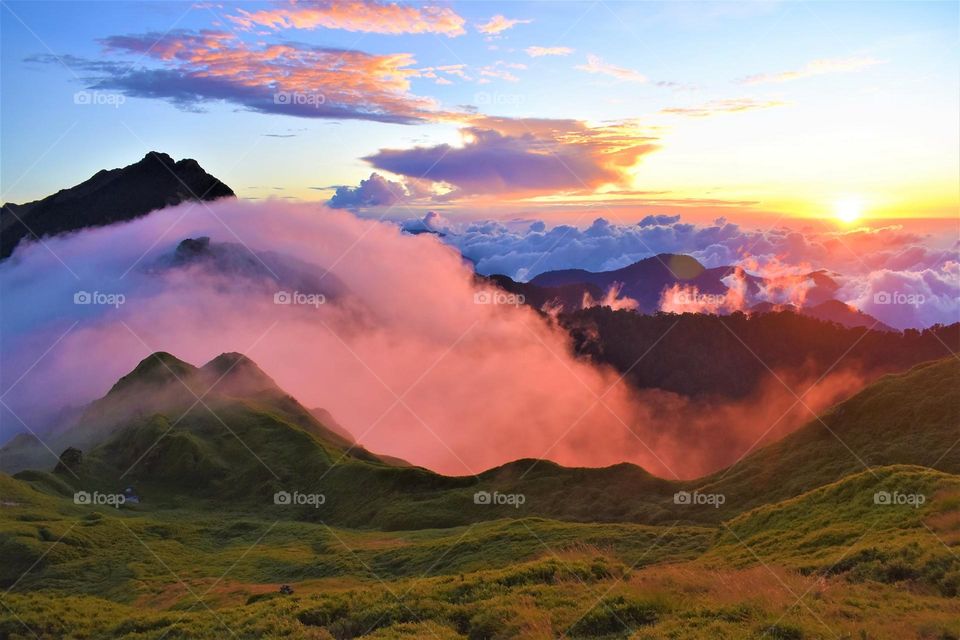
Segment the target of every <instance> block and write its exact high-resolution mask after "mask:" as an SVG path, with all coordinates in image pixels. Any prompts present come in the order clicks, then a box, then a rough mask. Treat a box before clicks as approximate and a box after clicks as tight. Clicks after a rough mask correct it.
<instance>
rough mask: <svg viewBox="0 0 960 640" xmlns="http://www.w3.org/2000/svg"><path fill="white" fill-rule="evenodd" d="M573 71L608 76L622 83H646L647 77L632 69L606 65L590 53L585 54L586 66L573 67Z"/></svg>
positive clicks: (598, 57)
mask: <svg viewBox="0 0 960 640" xmlns="http://www.w3.org/2000/svg"><path fill="white" fill-rule="evenodd" d="M574 69H578V70H580V71H586V72H587V73H595V74H600V75H605V76H610V77H611V78H616V79H617V80H623V81H624V82H646V81H647V77H646V76H645V75H643V74H642V73H640V72H639V71H634V70H633V69H627V68H626V67H618V66H617V65H614V64H609V63H606V62H604V61H603V59H602V58H601V57H600V56H598V55H594V54H592V53H589V54H587V64H579V65H577V66H576V67H574Z"/></svg>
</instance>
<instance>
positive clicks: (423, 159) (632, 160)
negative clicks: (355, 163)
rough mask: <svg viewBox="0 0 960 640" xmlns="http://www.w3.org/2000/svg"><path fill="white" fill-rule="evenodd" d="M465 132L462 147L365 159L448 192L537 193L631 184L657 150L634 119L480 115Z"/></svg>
mask: <svg viewBox="0 0 960 640" xmlns="http://www.w3.org/2000/svg"><path fill="white" fill-rule="evenodd" d="M461 133H462V135H463V138H464V144H463V146H462V147H454V146H452V145H449V144H442V145H438V146H434V147H414V148H412V149H381V150H380V151H378V152H377V153H375V154H373V155H371V156H367V157H366V158H364V160H366V161H367V162H369V163H370V164H372V165H373V166H374V167H375V168H377V169H381V170H383V171H389V172H391V173H395V174H397V175H403V176H409V177H411V178H415V179H424V180H429V181H432V182H436V183H444V184H446V185H450V186H451V187H452V188H453V189H454V193H452V194H451V195H450V196H449V197H461V196H472V195H479V194H515V195H524V194H526V195H536V194H544V193H557V192H569V191H577V192H579V191H592V190H594V189H596V188H598V187H600V186H602V185H605V184H623V183H626V182H628V181H629V180H630V176H629V174H628V170H629V169H631V168H632V167H633V166H634V165H636V163H637V162H638V161H639V160H640V158H641V157H643V156H644V155H646V154H648V153H651V152H653V151H654V150H656V149H657V148H658V147H657V144H656V140H655V139H654V138H651V137H648V136H646V135H644V133H643V132H642V131H640V130H639V129H638V128H637V127H636V125H633V124H631V123H619V124H608V125H604V126H598V127H591V126H588V125H587V124H585V123H583V122H580V121H577V120H549V119H534V118H527V119H508V118H492V117H479V118H476V119H475V120H474V121H473V122H472V126H469V127H465V128H463V129H462V130H461Z"/></svg>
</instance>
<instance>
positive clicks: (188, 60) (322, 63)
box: [97, 31, 440, 122]
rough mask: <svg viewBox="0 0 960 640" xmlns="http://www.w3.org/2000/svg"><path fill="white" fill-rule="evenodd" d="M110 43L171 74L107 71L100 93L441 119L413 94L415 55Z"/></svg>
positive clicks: (172, 41)
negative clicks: (110, 91)
mask: <svg viewBox="0 0 960 640" xmlns="http://www.w3.org/2000/svg"><path fill="white" fill-rule="evenodd" d="M102 42H103V44H104V45H105V46H106V47H107V48H108V50H110V51H112V52H128V53H136V54H140V56H142V57H147V58H153V59H155V60H157V61H160V62H162V63H164V67H163V68H159V69H156V68H149V69H145V68H140V69H130V68H126V67H123V66H122V65H119V66H118V68H117V69H116V71H115V72H114V71H112V70H111V69H106V75H105V76H103V77H101V78H100V80H99V85H98V86H101V87H104V88H112V89H117V90H121V91H124V92H126V93H128V94H130V95H137V96H144V97H153V98H156V97H160V98H165V99H168V100H171V101H173V102H174V103H176V104H178V105H180V106H186V107H191V108H195V107H196V106H197V105H198V104H201V103H202V102H203V101H211V100H224V101H228V102H233V103H239V104H242V105H244V106H246V107H248V108H251V109H254V110H257V111H264V112H269V113H282V114H288V115H295V116H301V117H317V118H356V119H367V120H383V121H388V122H416V121H420V120H424V119H432V118H435V117H439V116H440V114H439V113H438V111H437V104H436V102H435V101H434V100H432V99H430V98H426V97H421V96H416V95H413V94H412V93H410V90H409V89H410V78H412V77H415V76H417V75H419V72H418V71H417V70H416V69H413V68H412V67H411V65H413V64H414V62H415V60H414V58H413V56H412V55H410V54H407V53H397V54H384V55H374V54H369V53H365V52H362V51H354V50H347V49H329V48H323V47H310V46H306V45H300V44H291V43H285V44H261V45H257V46H253V45H249V44H247V43H245V42H243V41H242V40H240V39H239V38H237V37H236V36H235V35H234V34H230V33H225V32H220V31H201V32H186V31H174V32H170V33H167V34H144V35H138V36H112V37H109V38H106V39H104V40H103V41H102ZM97 70H98V71H100V72H101V73H102V72H104V69H103V68H97Z"/></svg>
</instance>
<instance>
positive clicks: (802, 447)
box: [8, 353, 960, 530]
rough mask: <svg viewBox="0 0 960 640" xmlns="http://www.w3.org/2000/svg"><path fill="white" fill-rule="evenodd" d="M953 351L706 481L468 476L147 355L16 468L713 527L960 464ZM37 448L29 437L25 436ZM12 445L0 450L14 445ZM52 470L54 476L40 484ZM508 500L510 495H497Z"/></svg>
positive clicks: (439, 520) (228, 497)
mask: <svg viewBox="0 0 960 640" xmlns="http://www.w3.org/2000/svg"><path fill="white" fill-rule="evenodd" d="M958 390H960V360H958V359H956V358H946V359H942V360H938V361H935V362H931V363H927V364H924V365H921V366H918V367H915V368H914V369H912V370H910V371H908V372H906V373H903V374H896V375H889V376H886V377H884V378H882V379H881V380H879V381H878V382H876V383H875V384H873V385H871V386H869V387H868V388H866V389H865V390H863V391H862V392H860V393H859V394H857V395H855V396H854V397H853V398H850V399H849V400H847V401H846V402H843V403H841V404H840V405H837V406H836V407H834V408H833V409H831V410H830V411H828V412H826V413H825V414H824V415H822V416H819V417H818V418H816V419H814V420H812V421H811V422H810V423H808V424H807V425H806V426H804V427H802V428H801V429H799V430H797V431H796V432H794V433H793V434H791V435H789V436H787V437H786V438H784V439H782V440H780V441H779V442H775V443H773V444H770V445H767V446H765V447H763V448H760V449H758V450H756V451H753V452H744V453H745V454H746V453H749V455H746V456H745V457H744V459H742V460H740V461H739V462H737V464H735V465H733V466H732V467H730V468H728V469H725V470H723V471H721V472H718V473H716V474H713V475H712V476H709V477H707V478H702V479H699V480H694V481H688V482H674V481H669V480H665V479H661V478H657V477H655V476H652V475H650V474H649V473H647V472H646V471H644V470H643V469H641V468H639V467H637V466H635V465H631V464H626V463H624V464H618V465H614V466H611V467H606V468H599V469H590V468H566V467H562V466H560V465H557V464H555V463H552V462H549V461H538V460H517V461H514V462H511V463H508V464H505V465H502V466H500V467H497V468H494V469H490V470H488V471H485V472H483V473H481V474H479V475H478V476H475V477H474V476H462V477H448V476H442V475H440V474H436V473H434V472H432V471H429V470H427V469H423V468H419V467H412V466H409V465H407V464H405V463H403V462H402V461H394V460H392V459H390V458H389V457H387V456H384V457H380V456H378V455H376V454H375V453H371V452H369V451H367V450H366V449H364V448H363V447H362V446H359V445H355V444H353V443H351V442H350V440H349V439H347V438H345V437H343V436H342V435H341V434H338V433H337V432H336V431H334V430H332V429H328V428H327V427H326V426H324V425H323V424H322V423H321V422H320V421H318V420H317V418H316V417H315V415H316V412H315V411H313V412H312V411H310V410H308V409H306V408H304V407H303V406H302V405H300V404H299V403H298V402H297V401H296V400H295V399H293V398H292V397H290V396H289V395H287V394H285V393H284V392H283V391H282V390H281V389H279V388H278V387H277V386H276V384H275V383H274V382H273V380H271V379H270V378H269V377H268V376H267V375H266V374H265V373H263V371H262V370H260V369H259V367H257V366H256V364H255V363H253V362H252V361H250V360H249V359H247V358H245V357H244V356H241V355H239V354H224V355H221V356H219V357H217V358H215V359H214V360H212V361H211V362H210V363H207V364H206V365H204V366H203V367H199V368H198V367H193V366H192V365H190V364H188V363H185V362H182V361H180V360H178V359H176V358H175V357H174V356H172V355H170V354H166V353H157V354H153V355H151V356H150V357H148V358H146V359H145V360H144V361H143V362H141V363H140V364H139V365H138V366H137V367H136V368H135V369H134V370H133V371H132V372H131V373H130V374H128V375H127V376H124V377H123V378H121V379H120V380H119V381H118V382H117V383H116V384H115V385H114V387H113V388H112V389H111V390H110V392H109V393H107V395H106V396H104V398H101V399H100V400H97V401H96V402H94V403H92V404H91V405H90V406H89V407H88V408H87V410H86V411H85V412H84V414H83V417H82V418H81V420H80V422H79V423H78V424H77V425H76V426H75V427H74V428H72V429H69V430H67V431H65V432H64V433H63V435H62V436H60V438H59V439H58V440H57V441H56V442H57V444H58V446H60V447H63V448H66V447H68V446H69V447H74V448H79V449H80V450H81V451H82V461H81V462H80V463H79V464H76V465H72V466H70V468H62V466H61V468H60V469H59V470H57V471H55V472H53V471H52V465H49V464H48V465H47V466H46V468H45V469H42V470H39V471H37V470H34V471H24V472H21V473H19V474H18V475H17V476H16V477H18V478H22V479H25V480H30V481H32V482H35V483H40V484H41V485H42V484H43V483H45V482H47V483H48V484H49V485H50V486H52V485H54V484H56V483H64V484H66V485H69V486H71V487H73V490H74V491H76V490H86V491H93V490H99V491H103V492H109V491H116V490H118V489H119V488H122V486H126V485H130V484H132V485H135V486H136V487H137V489H138V491H139V492H140V493H141V494H142V495H144V496H149V502H150V503H152V504H155V505H157V506H158V507H159V506H169V505H173V504H178V503H180V502H181V501H184V500H187V501H195V502H197V503H198V504H202V505H203V506H204V508H205V509H220V508H224V507H223V506H218V503H223V504H226V505H229V509H230V510H231V511H235V512H250V511H257V512H259V511H261V510H262V509H264V508H267V509H273V508H274V507H275V505H273V496H274V494H275V493H277V492H279V491H286V492H289V493H293V492H301V493H303V494H309V493H320V494H322V495H323V496H324V497H325V500H326V502H325V503H324V504H323V506H322V508H315V507H312V506H310V505H299V506H297V505H291V506H290V507H289V508H287V509H284V510H282V511H280V512H278V513H283V514H284V516H285V517H287V518H292V519H305V520H314V521H317V520H323V521H324V522H329V523H336V524H338V525H341V526H350V527H373V528H378V529H389V530H395V529H416V528H422V527H450V526H458V525H464V524H469V523H471V522H478V521H483V520H490V519H495V518H498V517H507V516H511V517H512V516H517V515H524V516H539V517H547V518H556V519H562V520H570V521H581V522H590V521H600V522H637V523H647V524H664V523H669V522H674V521H681V522H687V523H690V524H697V523H706V524H714V523H716V522H718V521H719V520H721V519H725V518H729V517H732V516H734V515H736V514H739V513H742V512H744V511H747V510H749V509H752V508H754V507H756V506H758V505H762V504H767V503H770V502H776V501H780V500H784V499H788V498H790V497H793V496H796V495H799V494H801V493H803V492H806V491H809V490H811V489H814V488H816V487H818V486H823V485H826V484H829V483H832V482H835V481H837V480H839V479H841V478H843V477H844V476H846V475H849V474H851V473H857V472H860V471H863V470H864V469H865V468H868V467H873V466H886V465H895V464H911V465H922V466H926V467H929V468H932V469H937V470H940V471H944V472H949V473H958V472H960V447H958V446H954V445H955V443H956V442H957V441H958V440H960V432H958V428H957V425H958V424H960V402H958V401H957V394H958ZM27 444H31V445H32V443H27ZM10 453H15V451H13V450H10V449H8V455H9V454H10ZM50 475H53V476H54V477H55V478H56V480H55V481H54V480H50V481H47V480H44V478H45V477H47V476H50ZM478 491H482V492H487V493H488V494H490V495H494V494H498V495H500V496H510V495H523V496H524V502H523V504H522V505H517V504H512V503H509V502H502V503H497V502H496V500H491V503H489V504H478V503H476V502H475V499H474V494H475V493H476V492H478ZM677 491H688V492H690V491H696V492H700V493H709V494H723V495H724V496H725V501H724V502H723V504H721V505H716V506H715V507H713V506H711V507H709V508H696V507H695V506H694V507H693V508H691V505H682V504H679V505H678V504H676V503H675V501H674V494H675V493H676V492H677ZM504 500H506V498H504Z"/></svg>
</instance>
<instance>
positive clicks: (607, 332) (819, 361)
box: [559, 307, 960, 398]
mask: <svg viewBox="0 0 960 640" xmlns="http://www.w3.org/2000/svg"><path fill="white" fill-rule="evenodd" d="M559 321H560V324H561V325H563V326H564V327H565V328H566V329H567V330H568V331H569V332H570V334H571V335H572V337H573V340H574V346H575V349H576V351H577V353H578V354H580V355H583V356H586V357H589V358H591V359H593V360H594V361H596V362H600V363H604V364H609V365H611V366H613V367H614V368H615V369H617V370H618V371H620V372H621V373H623V374H624V375H625V376H626V379H627V380H628V381H629V382H630V383H632V384H633V385H634V386H636V387H638V388H641V389H647V388H656V389H663V390H664V391H672V392H674V393H679V394H682V395H685V396H694V397H709V396H722V397H726V398H742V397H746V396H748V395H749V394H750V393H752V392H754V391H755V390H756V389H757V385H758V384H759V383H760V381H761V380H763V379H765V378H767V377H769V376H770V372H771V370H772V371H790V372H794V373H797V374H809V375H810V376H812V379H814V380H815V379H816V378H818V377H819V376H821V375H823V374H824V373H825V372H827V371H829V370H836V369H837V368H841V369H842V368H853V369H854V370H856V371H857V372H858V373H859V374H860V375H861V376H862V377H864V379H865V380H866V381H868V382H869V381H871V380H873V379H876V378H877V377H878V376H880V375H882V374H884V373H891V372H895V371H903V370H905V369H908V368H910V367H912V366H914V365H917V364H919V363H921V362H925V361H928V360H934V359H937V358H943V357H945V356H949V355H951V354H957V353H960V323H955V324H952V325H950V326H947V327H943V326H934V327H931V328H929V329H925V330H923V331H916V330H907V331H904V332H903V333H899V332H893V333H891V332H887V331H880V330H877V329H876V328H874V330H868V329H866V328H864V327H853V328H847V327H844V326H841V325H839V324H835V323H834V322H826V321H824V320H819V319H817V318H813V317H809V316H807V315H801V314H798V313H794V312H792V311H780V312H771V313H754V314H749V315H748V314H744V313H739V312H737V313H732V314H730V315H726V316H714V315H705V314H694V313H684V314H671V313H658V314H655V315H643V314H638V313H633V312H630V311H614V310H612V309H610V308H605V307H593V308H590V309H583V310H580V311H577V312H575V313H564V314H561V315H560V316H559ZM731 372H736V374H735V375H731Z"/></svg>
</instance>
